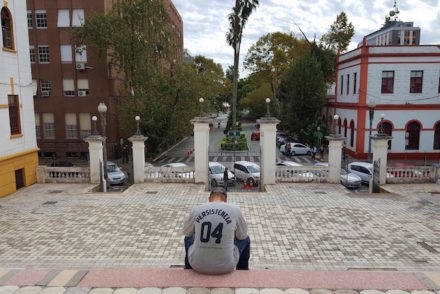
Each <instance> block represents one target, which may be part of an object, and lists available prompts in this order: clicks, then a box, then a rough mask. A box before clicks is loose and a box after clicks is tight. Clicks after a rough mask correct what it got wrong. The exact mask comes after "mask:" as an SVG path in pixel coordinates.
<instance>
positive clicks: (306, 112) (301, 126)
mask: <svg viewBox="0 0 440 294" xmlns="http://www.w3.org/2000/svg"><path fill="white" fill-rule="evenodd" d="M326 93H327V88H326V80H325V77H324V75H323V73H322V69H321V65H320V63H319V62H318V60H317V58H316V57H315V56H314V55H311V54H306V55H303V56H302V57H300V58H299V59H298V60H296V61H295V63H294V64H292V66H291V67H290V68H289V70H288V71H287V73H286V74H285V76H284V77H283V79H282V81H281V84H280V91H279V99H280V103H281V118H282V126H283V127H284V128H286V129H288V130H290V131H291V132H292V133H294V134H298V135H299V136H300V138H299V139H300V140H303V139H305V136H304V130H305V129H307V127H308V126H309V125H311V124H312V123H314V122H316V121H317V120H319V112H320V110H321V108H322V107H323V106H324V104H325V101H326Z"/></svg>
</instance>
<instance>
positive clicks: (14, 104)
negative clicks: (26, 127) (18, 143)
mask: <svg viewBox="0 0 440 294" xmlns="http://www.w3.org/2000/svg"><path fill="white" fill-rule="evenodd" d="M8 107H9V124H10V128H11V135H19V134H21V127H20V104H19V101H18V96H17V95H9V96H8Z"/></svg>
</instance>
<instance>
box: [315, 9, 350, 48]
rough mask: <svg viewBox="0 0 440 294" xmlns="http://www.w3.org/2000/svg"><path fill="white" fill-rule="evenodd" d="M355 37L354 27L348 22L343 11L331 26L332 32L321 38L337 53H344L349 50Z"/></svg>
mask: <svg viewBox="0 0 440 294" xmlns="http://www.w3.org/2000/svg"><path fill="white" fill-rule="evenodd" d="M353 35H354V26H353V24H352V23H351V22H350V23H349V22H348V18H347V14H345V12H344V11H342V12H341V13H340V14H339V15H338V16H337V17H336V20H335V22H333V24H332V25H331V26H330V30H329V31H328V32H327V33H326V34H324V35H323V36H322V37H321V42H322V43H324V44H325V45H326V47H327V48H330V49H331V50H333V51H335V52H336V51H337V50H338V49H340V50H341V52H342V51H345V50H347V48H348V45H350V41H351V38H353Z"/></svg>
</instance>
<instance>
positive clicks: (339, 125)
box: [338, 118, 342, 134]
mask: <svg viewBox="0 0 440 294" xmlns="http://www.w3.org/2000/svg"><path fill="white" fill-rule="evenodd" d="M338 129H339V134H341V129H342V123H341V118H339V119H338Z"/></svg>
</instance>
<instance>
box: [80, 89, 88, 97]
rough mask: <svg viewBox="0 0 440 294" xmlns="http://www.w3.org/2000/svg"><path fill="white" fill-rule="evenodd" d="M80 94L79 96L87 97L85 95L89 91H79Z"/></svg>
mask: <svg viewBox="0 0 440 294" xmlns="http://www.w3.org/2000/svg"><path fill="white" fill-rule="evenodd" d="M78 96H79V97H85V96H87V92H86V91H84V90H83V91H78Z"/></svg>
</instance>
